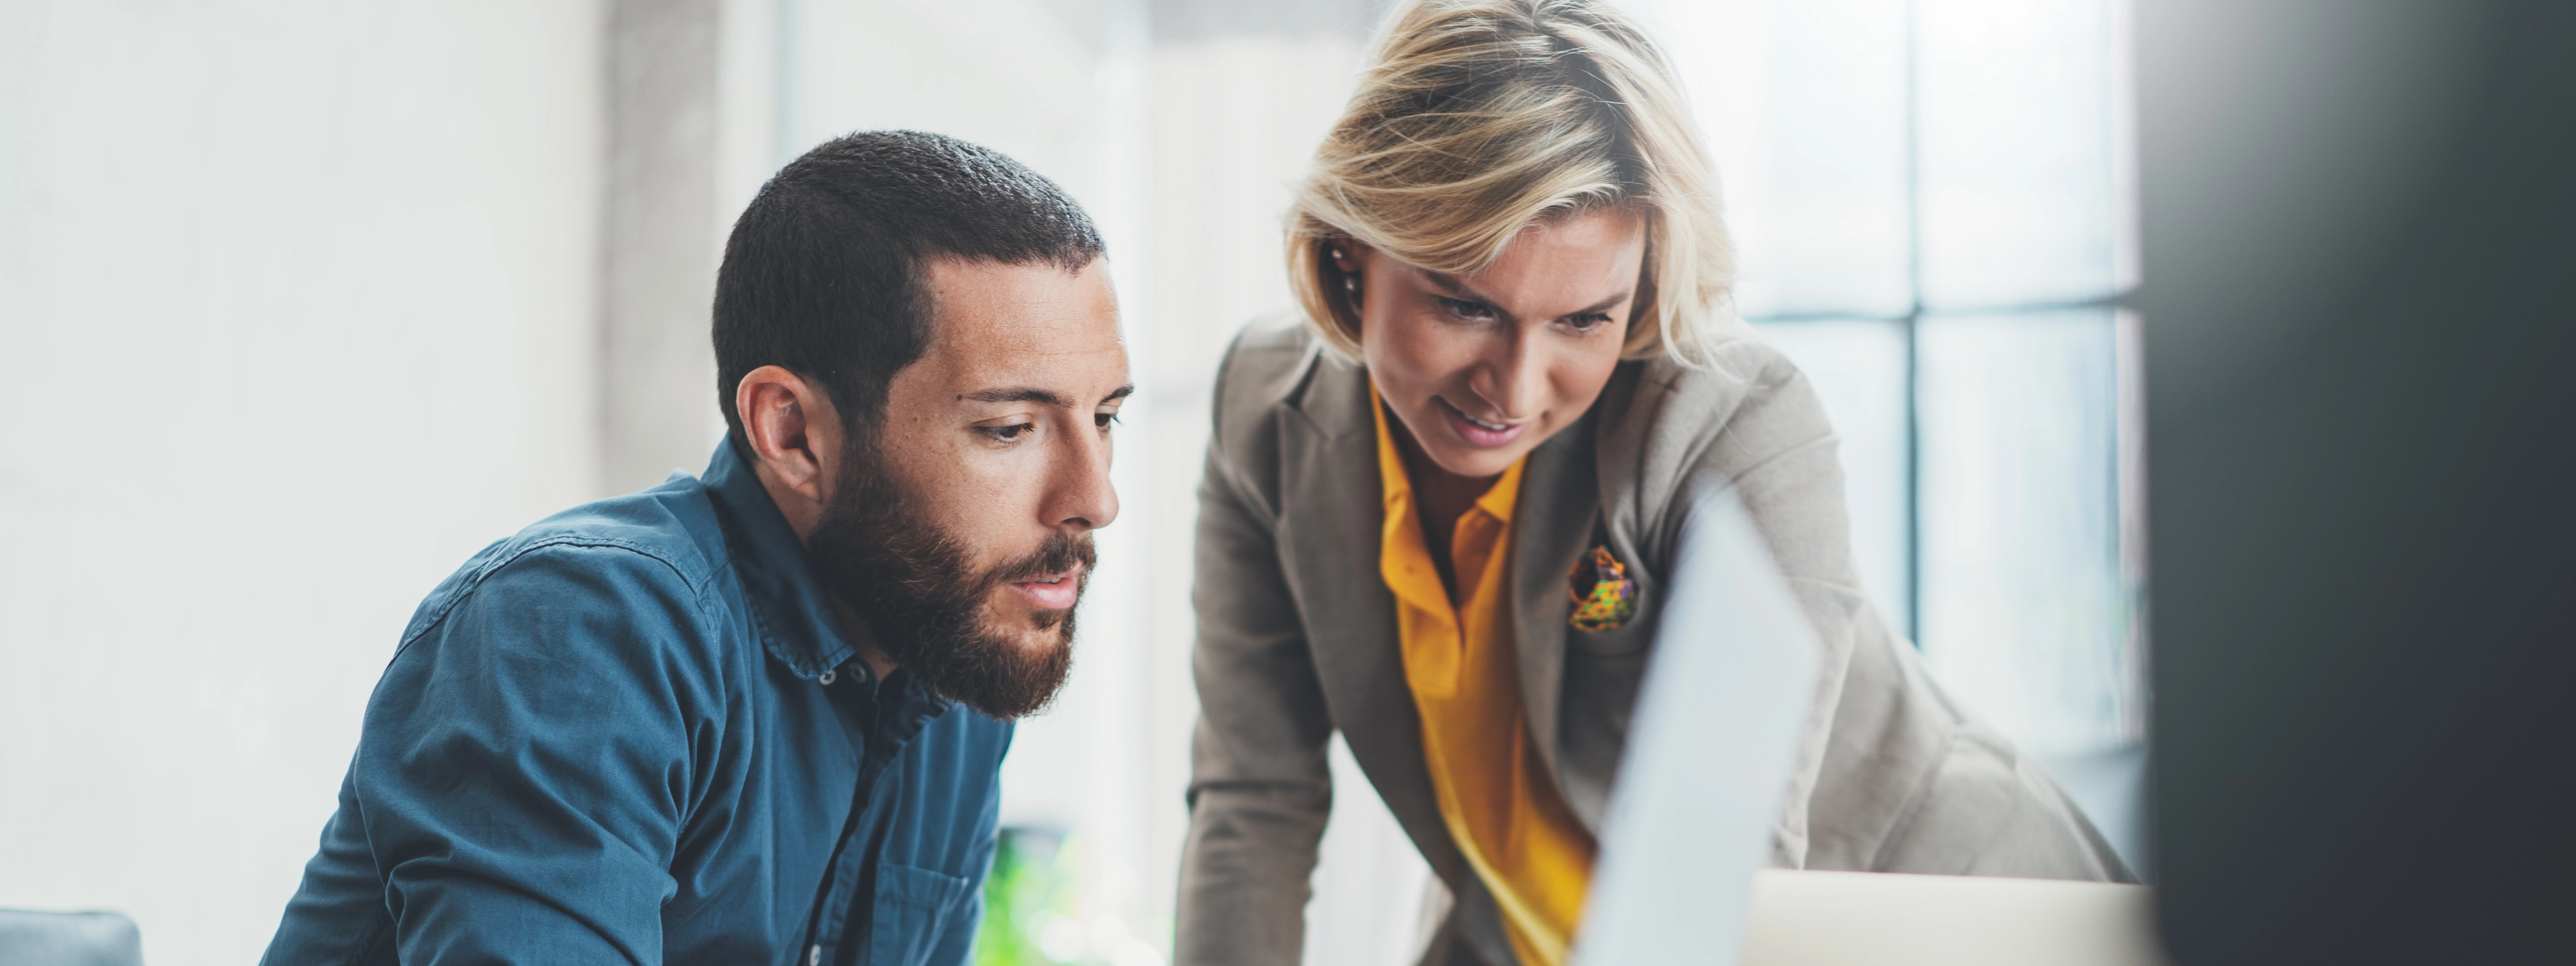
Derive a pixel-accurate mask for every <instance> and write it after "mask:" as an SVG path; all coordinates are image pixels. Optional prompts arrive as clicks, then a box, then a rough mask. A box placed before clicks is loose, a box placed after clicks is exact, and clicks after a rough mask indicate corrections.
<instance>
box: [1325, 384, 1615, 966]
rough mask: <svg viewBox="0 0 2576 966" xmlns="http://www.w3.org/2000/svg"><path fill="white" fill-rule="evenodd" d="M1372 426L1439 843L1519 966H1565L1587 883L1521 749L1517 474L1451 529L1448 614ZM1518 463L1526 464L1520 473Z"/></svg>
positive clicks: (1587, 849) (1585, 840) (1409, 496)
mask: <svg viewBox="0 0 2576 966" xmlns="http://www.w3.org/2000/svg"><path fill="white" fill-rule="evenodd" d="M1369 401H1370V403H1371V404H1372V405H1371V408H1372V409H1374V410H1376V412H1377V462H1378V477H1379V478H1380V479H1381V480H1384V481H1385V485H1386V534H1385V538H1384V543H1383V545H1382V547H1381V549H1380V550H1379V553H1378V572H1379V574H1380V575H1381V576H1382V577H1384V578H1385V580H1386V586H1387V589H1388V590H1391V591H1393V592H1394V593H1395V619H1396V631H1397V634H1398V635H1399V637H1400V639H1401V640H1402V641H1403V648H1404V680H1405V682H1406V683H1407V684H1409V685H1411V686H1412V690H1413V703H1414V706H1415V707H1416V708H1418V709H1420V711H1421V713H1422V755H1423V759H1424V760H1425V761H1426V762H1427V763H1428V764H1429V765H1430V767H1431V787H1432V790H1433V792H1434V793H1435V794H1436V795H1437V796H1438V798H1439V803H1440V817H1441V818H1442V819H1443V820H1445V821H1446V822H1447V823H1448V825H1449V837H1450V838H1453V839H1456V840H1457V842H1458V851H1460V852H1462V853H1465V855H1466V857H1467V864H1468V865H1469V866H1471V867H1473V868H1474V869H1475V870H1476V875H1477V877H1478V878H1481V879H1483V880H1484V883H1485V888H1487V889H1489V890H1491V891H1492V892H1493V894H1494V899H1495V901H1496V903H1497V904H1499V905H1500V906H1501V907H1502V912H1503V926H1504V931H1505V932H1506V933H1508V934H1509V935H1510V936H1511V941H1512V949H1513V951H1514V952H1516V953H1518V954H1519V955H1520V960H1521V962H1522V964H1523V966H1559V964H1562V963H1564V962H1565V959H1566V953H1567V950H1568V947H1569V946H1571V944H1572V943H1573V940H1574V929H1575V925H1576V923H1577V921H1578V920H1580V919H1581V918H1582V915H1583V893H1584V890H1585V889H1586V888H1587V887H1588V886H1589V885H1590V884H1591V881H1592V856H1593V849H1594V844H1593V841H1592V834H1591V833H1590V832H1587V831H1585V830H1584V828H1583V825H1582V824H1581V823H1580V822H1577V821H1576V820H1575V818H1574V813H1573V812H1572V811H1570V810H1569V809H1567V808H1566V805H1565V799H1564V796H1563V795H1562V794H1561V793H1559V792H1558V791H1557V787H1556V780H1555V778H1554V777H1553V776H1551V775H1550V774H1548V771H1547V765H1546V762H1544V761H1542V760H1541V759H1540V758H1539V755H1538V749H1536V748H1534V747H1532V746H1531V744H1530V733H1529V725H1528V723H1527V722H1526V720H1525V716H1524V714H1523V712H1522V709H1521V691H1520V666H1519V662H1518V661H1516V660H1515V659H1514V658H1513V651H1512V634H1513V630H1514V628H1513V627H1512V623H1511V621H1512V615H1511V613H1510V607H1509V600H1508V598H1509V594H1508V593H1507V592H1506V589H1505V588H1506V586H1507V585H1508V583H1509V581H1510V578H1511V561H1510V557H1511V555H1510V553H1509V551H1510V548H1511V535H1512V505H1513V503H1514V501H1515V500H1516V499H1517V498H1518V497H1519V495H1520V488H1521V463H1514V464H1512V468H1511V469H1508V470H1505V471H1503V476H1502V479H1499V480H1496V481H1494V487H1493V489H1490V490H1487V491H1485V495H1484V496H1482V497H1479V498H1478V499H1477V500H1476V505H1475V506H1474V507H1472V508H1470V509H1469V510H1468V511H1467V512H1466V513H1465V514H1463V515H1461V516H1459V518H1458V525H1457V530H1456V532H1455V533H1454V534H1453V535H1452V537H1451V539H1450V550H1449V560H1450V563H1451V565H1452V566H1453V567H1454V568H1455V569H1456V572H1457V580H1458V589H1459V590H1460V592H1461V593H1462V595H1463V596H1464V599H1463V600H1461V601H1460V602H1458V603H1457V605H1456V606H1454V607H1453V606H1452V605H1451V602H1450V599H1449V592H1448V589H1447V588H1445V587H1443V586H1442V585H1441V583H1440V571H1439V570H1438V568H1436V567H1435V566H1433V564H1432V562H1431V552H1430V550H1429V549H1428V547H1427V546H1426V545H1425V544H1424V543H1423V536H1422V523H1421V514H1420V512H1419V510H1418V509H1417V508H1416V507H1415V505H1414V502H1413V481H1412V479H1411V477H1409V476H1407V475H1406V473H1405V470H1404V457H1403V456H1402V455H1401V454H1400V453H1398V452H1397V451H1396V446H1395V437H1394V436H1392V435H1390V434H1389V433H1388V432H1387V423H1386V405H1385V404H1384V403H1382V402H1380V401H1379V400H1378V396H1377V387H1376V386H1375V385H1373V384H1372V385H1371V386H1370V387H1369ZM1524 462H1526V461H1524Z"/></svg>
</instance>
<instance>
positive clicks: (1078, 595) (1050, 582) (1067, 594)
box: [1011, 566, 1082, 610]
mask: <svg viewBox="0 0 2576 966" xmlns="http://www.w3.org/2000/svg"><path fill="white" fill-rule="evenodd" d="M1011 588H1012V589H1014V590H1017V591H1019V592H1020V593H1023V594H1027V595H1028V596H1029V604H1030V605H1031V606H1034V607H1036V608H1037V609H1039V610H1063V609H1065V608H1067V607H1071V606H1073V602H1074V601H1077V600H1080V599H1082V568H1081V567H1079V566H1077V567H1074V568H1073V569H1071V570H1067V571H1065V572H1063V573H1060V574H1056V575H1054V576H1052V577H1049V578H1047V579H1045V580H1023V581H1020V582H1018V583H1014V584H1012V585H1011Z"/></svg>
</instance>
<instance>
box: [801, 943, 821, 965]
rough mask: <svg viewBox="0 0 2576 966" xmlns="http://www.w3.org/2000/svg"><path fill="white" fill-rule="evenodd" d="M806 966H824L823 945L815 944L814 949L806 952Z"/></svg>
mask: <svg viewBox="0 0 2576 966" xmlns="http://www.w3.org/2000/svg"><path fill="white" fill-rule="evenodd" d="M805 966H823V944H822V943H815V944H814V948H812V949H808V950H806V951H805Z"/></svg>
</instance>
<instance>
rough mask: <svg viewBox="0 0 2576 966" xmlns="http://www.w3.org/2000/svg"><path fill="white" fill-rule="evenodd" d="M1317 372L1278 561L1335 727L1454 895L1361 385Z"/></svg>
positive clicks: (1285, 455)
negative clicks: (1399, 621)
mask: <svg viewBox="0 0 2576 966" xmlns="http://www.w3.org/2000/svg"><path fill="white" fill-rule="evenodd" d="M1312 365H1313V366H1314V367H1315V371H1314V373H1313V376H1312V378H1310V379H1308V380H1307V384H1306V385H1305V386H1304V387H1303V389H1302V390H1301V391H1299V392H1296V393H1292V394H1291V395H1290V397H1289V400H1288V402H1289V405H1290V407H1291V408H1292V409H1293V410H1294V412H1293V413H1291V414H1289V415H1288V416H1287V418H1286V419H1285V421H1284V422H1283V430H1284V432H1283V433H1282V434H1281V445H1282V447H1283V448H1284V449H1285V450H1286V451H1285V452H1282V453H1281V454H1280V458H1281V481H1280V482H1281V486H1280V500H1279V503H1280V506H1279V524H1278V527H1279V529H1278V534H1279V547H1280V556H1281V557H1282V558H1283V559H1285V560H1287V561H1288V562H1289V569H1288V573H1287V577H1288V581H1289V584H1290V590H1291V591H1292V592H1293V593H1294V594H1295V595H1296V598H1297V604H1298V609H1299V613H1300V615H1301V616H1302V617H1303V618H1304V619H1305V623H1306V647H1307V649H1308V651H1309V653H1311V654H1313V655H1314V660H1315V673H1316V676H1317V677H1318V678H1319V679H1320V680H1321V681H1322V683H1323V686H1324V702H1325V705H1326V706H1327V708H1328V710H1329V711H1330V712H1331V714H1332V716H1333V724H1334V726H1335V727H1337V728H1339V729H1341V731H1342V734H1343V736H1344V737H1345V738H1346V739H1347V740H1348V741H1349V744H1350V748H1351V756H1352V757H1353V758H1355V759H1357V760H1358V761H1359V765H1360V768H1361V770H1363V771H1365V772H1367V773H1368V777H1369V781H1370V782H1371V783H1372V784H1374V785H1376V786H1377V791H1378V795H1379V797H1380V798H1382V799H1384V800H1385V801H1386V805H1387V809H1388V810H1389V811H1391V812H1393V813H1395V817H1396V820H1397V821H1398V822H1399V823H1400V824H1402V825H1403V826H1404V830H1405V832H1406V833H1407V834H1408V835H1410V836H1412V838H1413V841H1414V844H1415V845H1416V846H1418V847H1420V848H1421V850H1422V855H1423V858H1424V859H1425V860H1427V861H1428V862H1429V863H1430V865H1431V868H1432V870H1433V871H1435V872H1437V873H1439V875H1440V877H1441V878H1442V879H1443V880H1445V881H1447V882H1448V883H1449V885H1450V887H1451V888H1452V889H1453V890H1455V889H1457V888H1459V887H1460V885H1461V884H1462V882H1463V881H1464V879H1465V877H1466V876H1467V875H1468V873H1467V871H1466V863H1465V860H1464V859H1463V858H1462V857H1461V856H1460V855H1459V853H1458V847H1457V844H1456V843H1454V842H1452V841H1450V838H1449V830H1448V826H1447V824H1446V823H1445V822H1443V821H1442V820H1441V818H1440V807H1439V804H1438V799H1437V798H1436V797H1435V795H1434V793H1433V791H1432V788H1431V773H1430V769H1429V767H1428V766H1427V765H1425V764H1424V762H1423V758H1422V719H1421V717H1420V713H1419V712H1418V711H1417V710H1416V709H1415V707H1414V704H1413V692H1412V690H1411V688H1410V686H1409V685H1407V684H1406V683H1405V677H1404V654H1403V650H1402V642H1401V640H1400V639H1399V638H1398V637H1397V634H1396V622H1395V620H1396V619H1395V596H1394V594H1393V593H1391V592H1389V591H1388V590H1387V589H1386V583H1385V581H1384V580H1383V579H1381V578H1380V577H1379V576H1378V550H1379V548H1380V546H1381V545H1382V543H1383V541H1384V528H1385V525H1386V523H1385V520H1386V511H1385V490H1384V484H1383V483H1382V481H1380V480H1379V479H1378V473H1377V436H1376V430H1375V427H1374V424H1373V423H1372V421H1371V414H1370V412H1369V408H1368V407H1369V393H1368V377H1367V374H1366V372H1365V371H1363V370H1362V369H1361V368H1360V367H1359V366H1357V365H1356V364H1353V363H1351V362H1349V361H1347V360H1344V359H1341V358H1339V357H1336V356H1333V355H1331V354H1319V357H1318V358H1317V359H1316V360H1315V361H1314V362H1313V363H1312Z"/></svg>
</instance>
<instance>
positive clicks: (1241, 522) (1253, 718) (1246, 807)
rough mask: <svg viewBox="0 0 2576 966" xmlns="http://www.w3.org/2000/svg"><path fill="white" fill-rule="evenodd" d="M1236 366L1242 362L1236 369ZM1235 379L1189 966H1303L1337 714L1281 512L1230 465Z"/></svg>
mask: <svg viewBox="0 0 2576 966" xmlns="http://www.w3.org/2000/svg"><path fill="white" fill-rule="evenodd" d="M1235 355H1236V354H1235V353H1229V359H1228V366H1227V368H1228V369H1231V368H1232V364H1233V362H1235V361H1236V360H1235V359H1234V358H1233V357H1234V356H1235ZM1226 376H1227V373H1224V372H1220V374H1219V377H1218V389H1217V393H1216V396H1217V399H1218V406H1219V408H1220V411H1219V418H1218V430H1217V435H1216V436H1215V437H1213V438H1211V440H1210V442H1209V445H1208V458H1207V468H1206V476H1205V478H1204V480H1203V482H1202V483H1201V485H1200V488H1199V518H1198V547H1197V581H1196V584H1195V587H1194V589H1193V590H1192V594H1191V599H1192V601H1193V603H1194V604H1195V605H1196V608H1197V611H1198V640H1197V644H1196V647H1195V649H1194V651H1193V654H1192V670H1193V671H1194V673H1195V674H1196V677H1197V681H1198V691H1199V720H1198V728H1197V731H1196V733H1195V734H1194V735H1193V737H1192V740H1191V776H1190V785H1189V809H1190V826H1189V837H1188V839H1187V841H1186V842H1185V843H1184V844H1183V846H1182V851H1181V881H1180V896H1179V922H1178V924H1177V926H1178V929H1177V933H1178V935H1177V937H1176V939H1177V942H1176V944H1175V951H1174V962H1175V964H1176V966H1198V964H1217V963H1223V964H1229V966H1235V964H1241V966H1295V964H1296V963H1297V962H1298V958H1299V955H1300V953H1301V950H1302V947H1303V944H1304V941H1305V909H1306V899H1307V894H1308V892H1309V889H1308V886H1307V882H1308V880H1309V879H1310V878H1311V877H1312V875H1313V872H1314V868H1315V854H1316V846H1317V844H1318V842H1320V841H1321V839H1322V838H1323V833H1324V822H1325V818H1326V816H1327V814H1328V813H1329V812H1330V811H1331V808H1332V773H1331V771H1330V768H1329V767H1328V765H1327V763H1326V758H1325V750H1324V749H1325V743H1326V741H1327V740H1328V739H1330V738H1331V736H1332V720H1331V718H1330V716H1329V715H1328V714H1327V712H1326V710H1325V707H1324V694H1323V685H1322V684H1321V682H1320V681H1318V679H1317V678H1316V674H1315V664H1314V659H1313V658H1312V657H1311V656H1310V654H1309V652H1308V650H1307V645H1306V631H1305V627H1304V624H1303V622H1302V620H1301V619H1300V618H1299V616H1298V611H1297V607H1296V604H1295V601H1294V600H1293V599H1292V598H1291V596H1290V594H1289V589H1288V581H1287V578H1286V575H1285V572H1284V570H1283V568H1282V566H1281V562H1280V559H1279V550H1278V542H1277V540H1276V537H1275V531H1274V529H1273V527H1274V523H1275V516H1274V511H1273V508H1272V507H1270V506H1269V504H1268V503H1267V501H1264V500H1262V499H1261V498H1260V496H1259V493H1258V488H1257V487H1254V486H1250V485H1247V481H1246V480H1245V479H1244V475H1243V473H1242V472H1241V470H1240V468H1239V467H1237V466H1235V465H1234V464H1233V463H1232V461H1230V460H1229V459H1228V458H1227V455H1226V453H1227V449H1228V445H1229V443H1240V442H1242V441H1240V440H1230V439H1228V438H1227V433H1226V423H1227V419H1226V414H1225V413H1224V412H1223V407H1224V406H1225V400H1226V392H1225V384H1226V381H1227V380H1226Z"/></svg>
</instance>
